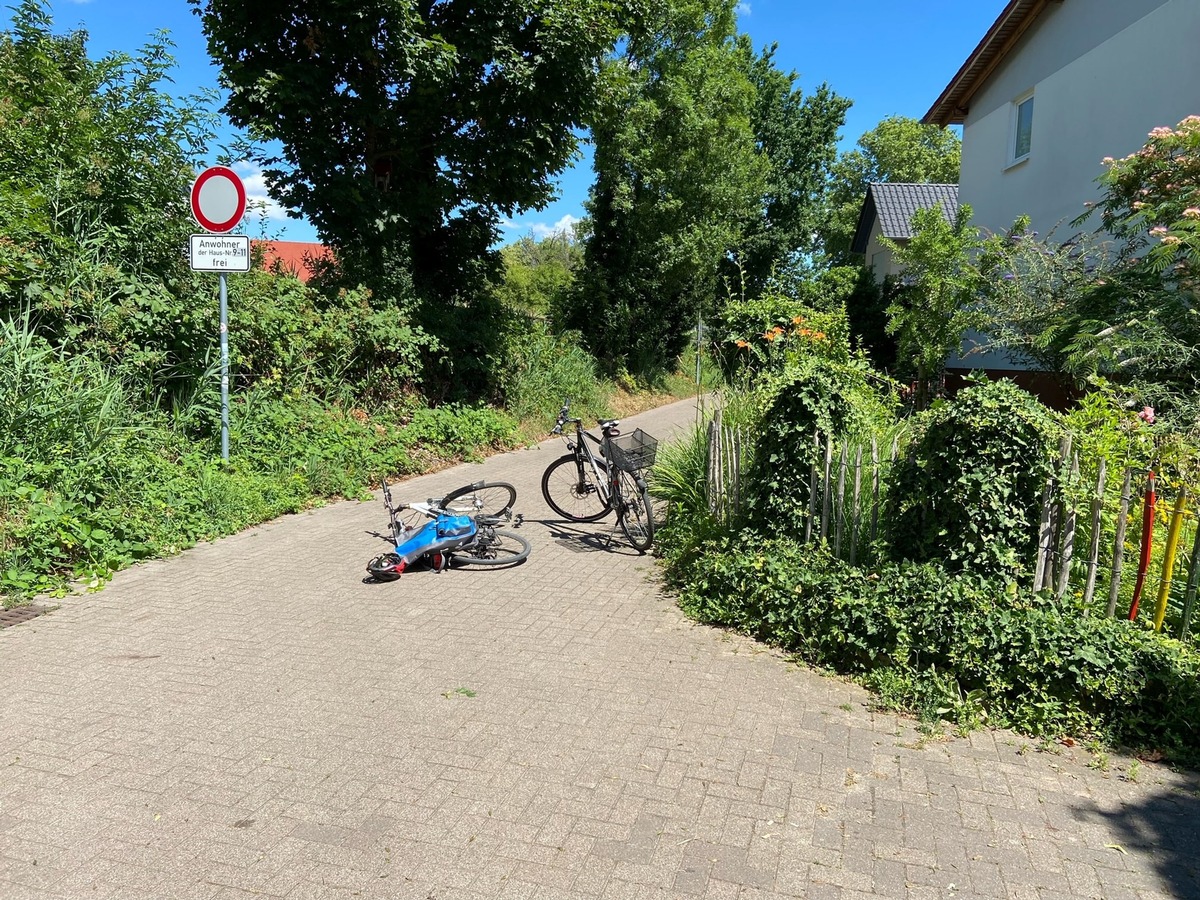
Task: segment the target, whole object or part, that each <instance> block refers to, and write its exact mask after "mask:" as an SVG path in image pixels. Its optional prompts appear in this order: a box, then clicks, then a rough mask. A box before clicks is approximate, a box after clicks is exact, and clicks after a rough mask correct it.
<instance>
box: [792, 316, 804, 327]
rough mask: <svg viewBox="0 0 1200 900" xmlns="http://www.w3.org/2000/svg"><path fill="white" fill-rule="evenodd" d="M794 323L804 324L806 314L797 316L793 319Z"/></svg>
mask: <svg viewBox="0 0 1200 900" xmlns="http://www.w3.org/2000/svg"><path fill="white" fill-rule="evenodd" d="M792 324H793V325H803V324H804V316H795V317H794V318H793V319H792Z"/></svg>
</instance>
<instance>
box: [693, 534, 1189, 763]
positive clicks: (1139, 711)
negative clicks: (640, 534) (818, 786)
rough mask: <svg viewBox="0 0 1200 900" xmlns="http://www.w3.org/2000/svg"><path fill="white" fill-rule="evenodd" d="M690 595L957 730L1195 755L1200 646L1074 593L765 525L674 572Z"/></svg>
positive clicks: (724, 617)
mask: <svg viewBox="0 0 1200 900" xmlns="http://www.w3.org/2000/svg"><path fill="white" fill-rule="evenodd" d="M669 577H670V578H671V579H672V581H673V582H674V584H675V586H676V587H677V588H678V590H679V592H680V604H681V606H682V607H683V608H684V610H685V611H686V612H688V613H689V614H690V615H691V616H693V617H694V618H696V619H699V620H700V621H703V622H707V623H711V624H715V625H721V626H726V627H729V628H733V629H736V630H738V631H741V632H744V633H746V634H749V635H752V636H754V637H756V638H758V639H760V640H763V641H766V642H768V643H770V644H773V645H775V646H778V647H781V648H783V649H786V650H790V651H794V652H796V653H797V654H798V655H799V656H800V657H802V658H803V659H804V660H805V661H807V662H809V663H811V664H814V665H818V666H822V667H827V668H830V669H834V670H836V671H838V672H841V673H843V674H847V675H851V676H855V677H857V678H859V679H860V680H862V681H863V682H864V683H865V684H867V686H868V687H871V688H873V689H875V690H876V691H877V692H879V693H880V695H881V696H882V698H883V699H884V700H885V701H886V702H889V703H891V704H894V705H897V706H902V707H906V708H910V709H916V710H918V711H924V712H926V713H928V714H929V715H930V716H931V717H935V718H945V719H949V720H951V721H955V722H957V723H959V724H961V725H977V724H980V723H981V722H983V721H987V722H988V723H989V724H992V725H999V726H1003V727H1013V728H1016V729H1018V730H1020V731H1023V732H1025V733H1029V734H1034V735H1044V736H1050V735H1058V734H1063V733H1071V734H1076V735H1086V734H1094V735H1096V736H1098V737H1100V738H1101V739H1104V740H1106V741H1111V742H1116V743H1120V744H1124V745H1128V746H1133V747H1154V748H1158V749H1163V750H1169V751H1174V752H1175V753H1176V754H1178V755H1180V756H1185V757H1186V756H1194V755H1195V750H1194V748H1195V747H1196V746H1198V744H1197V728H1200V653H1197V652H1196V651H1195V650H1194V649H1192V648H1190V647H1186V646H1184V645H1183V644H1180V643H1179V642H1177V641H1175V640H1172V639H1170V638H1166V637H1163V636H1162V635H1159V634H1155V633H1153V632H1150V631H1147V630H1145V629H1143V628H1142V627H1140V626H1137V625H1131V624H1130V623H1128V622H1123V621H1118V620H1113V619H1105V618H1097V617H1086V616H1084V615H1083V614H1082V612H1081V611H1080V610H1079V609H1078V608H1077V607H1076V606H1075V605H1074V604H1073V603H1072V602H1071V601H1070V600H1069V599H1068V600H1056V599H1054V598H1053V597H1051V596H1049V595H1048V594H1039V595H1032V594H1030V593H1027V592H1019V593H1016V592H1011V593H1010V592H1006V591H1005V590H1004V589H1003V588H1000V587H998V586H996V585H995V583H993V582H989V581H987V580H985V579H982V578H979V577H977V576H969V575H962V574H952V573H949V572H947V570H946V569H945V568H943V567H941V566H940V565H937V564H932V563H925V564H917V563H911V562H903V563H889V564H885V565H881V566H879V567H876V568H873V569H865V568H856V567H851V566H849V565H847V564H845V563H842V562H840V561H838V560H835V559H833V558H831V557H830V556H829V555H828V554H827V553H825V552H824V551H822V550H820V549H817V548H815V547H804V546H801V545H799V544H798V543H797V542H795V541H790V540H779V539H776V540H768V539H763V538H761V537H760V536H758V535H757V534H755V533H753V532H743V533H740V534H736V535H727V536H725V537H722V538H717V539H715V540H712V541H710V542H708V544H707V546H705V547H704V548H702V552H699V553H692V554H688V555H687V556H686V561H681V562H680V564H678V565H676V566H674V567H672V568H670V569H669Z"/></svg>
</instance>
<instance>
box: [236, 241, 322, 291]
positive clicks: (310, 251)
mask: <svg viewBox="0 0 1200 900" xmlns="http://www.w3.org/2000/svg"><path fill="white" fill-rule="evenodd" d="M254 247H255V249H257V248H259V247H261V248H263V250H264V252H263V262H262V267H263V268H264V269H268V270H269V269H270V268H271V267H272V266H273V265H274V264H275V262H276V260H278V261H279V264H280V265H281V266H283V270H284V271H285V272H291V273H292V274H294V275H295V276H296V277H297V278H299V279H300V280H301V281H304V282H307V281H308V279H309V278H311V277H312V272H310V271H309V268H308V265H307V263H305V261H304V260H305V257H308V258H310V259H320V258H321V257H323V256H330V255H331V254H330V252H329V248H328V247H326V246H325V245H324V244H315V243H308V242H305V241H254Z"/></svg>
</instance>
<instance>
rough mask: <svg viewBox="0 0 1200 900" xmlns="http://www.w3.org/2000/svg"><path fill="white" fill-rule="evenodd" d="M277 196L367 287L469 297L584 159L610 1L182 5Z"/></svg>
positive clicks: (324, 0)
mask: <svg viewBox="0 0 1200 900" xmlns="http://www.w3.org/2000/svg"><path fill="white" fill-rule="evenodd" d="M189 2H190V3H191V4H192V5H193V6H194V7H195V8H196V11H197V13H198V14H199V15H200V17H201V19H202V21H203V23H204V30H205V33H206V34H207V36H208V45H209V52H210V53H211V55H212V56H213V57H214V59H216V60H217V61H218V62H219V63H220V64H221V66H222V72H223V76H222V77H223V81H224V83H225V85H226V86H227V87H228V88H229V91H230V95H229V99H228V101H227V103H226V105H225V112H226V113H227V114H228V115H229V117H230V118H231V119H232V120H233V122H234V123H236V124H238V125H241V126H245V127H248V128H250V129H251V130H252V133H253V134H254V135H255V136H256V137H258V138H265V139H271V140H275V141H278V142H279V144H278V146H279V147H281V149H280V151H279V152H278V153H269V152H264V153H262V154H260V156H259V162H260V163H261V164H262V165H263V166H264V167H265V171H266V175H267V180H268V184H269V186H270V190H271V192H272V195H273V196H274V197H275V198H276V199H277V200H279V201H280V202H281V203H283V204H284V205H285V206H287V207H289V208H291V209H296V210H300V211H302V212H303V213H304V214H305V215H307V216H308V218H309V219H310V220H311V221H312V222H313V224H314V225H316V227H317V230H318V232H319V233H320V234H321V236H322V238H323V240H325V241H327V242H330V243H332V244H335V245H337V246H338V247H339V248H342V249H343V250H344V251H347V252H346V253H345V254H344V256H345V258H346V259H347V260H350V261H352V262H353V263H355V265H356V267H358V268H361V270H362V272H363V273H364V274H366V275H370V274H371V273H373V272H377V271H379V269H380V267H382V266H385V265H398V264H399V265H408V266H411V270H412V274H413V281H414V283H415V286H416V288H417V290H418V291H420V292H423V293H425V294H427V295H431V296H438V297H443V298H445V297H451V296H453V295H455V294H456V293H458V292H461V291H463V290H464V289H465V288H467V287H471V286H474V285H475V284H476V282H477V280H478V277H479V276H480V274H481V266H480V263H481V261H486V260H488V259H489V258H490V254H489V247H490V246H491V244H492V242H493V240H494V238H495V235H496V224H497V222H498V220H499V219H500V217H502V216H513V215H515V214H517V213H519V212H520V211H522V210H525V209H536V208H539V207H541V206H542V205H544V204H545V203H546V202H547V201H548V200H549V199H550V198H551V196H552V194H553V191H554V185H553V183H552V179H553V176H554V175H555V174H556V173H558V172H560V171H561V170H562V169H563V168H564V167H565V166H566V165H567V163H568V162H570V160H571V159H572V158H574V157H575V155H576V153H577V149H578V143H579V138H578V137H577V134H576V129H577V128H579V127H580V126H581V125H582V124H583V123H584V121H585V118H586V115H587V113H588V111H589V109H590V108H591V106H592V103H593V100H594V98H595V90H596V85H597V78H596V72H597V68H598V65H599V62H600V60H601V58H602V57H603V56H604V55H605V54H606V53H607V52H608V51H609V50H610V48H611V47H612V45H613V42H614V40H615V38H616V35H617V21H618V18H619V16H620V13H621V9H622V7H623V4H622V3H621V2H618V0H521V2H511V0H486V2H469V0H354V2H350V0H287V2H284V0H265V2H259V3H244V2H242V0H189Z"/></svg>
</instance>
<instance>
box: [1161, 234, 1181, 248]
mask: <svg viewBox="0 0 1200 900" xmlns="http://www.w3.org/2000/svg"><path fill="white" fill-rule="evenodd" d="M1181 241H1182V238H1180V237H1178V236H1177V235H1174V234H1168V235H1167V236H1166V237H1164V238H1163V239H1162V242H1163V243H1164V244H1167V245H1168V246H1169V245H1171V244H1178V243H1180V242H1181Z"/></svg>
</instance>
